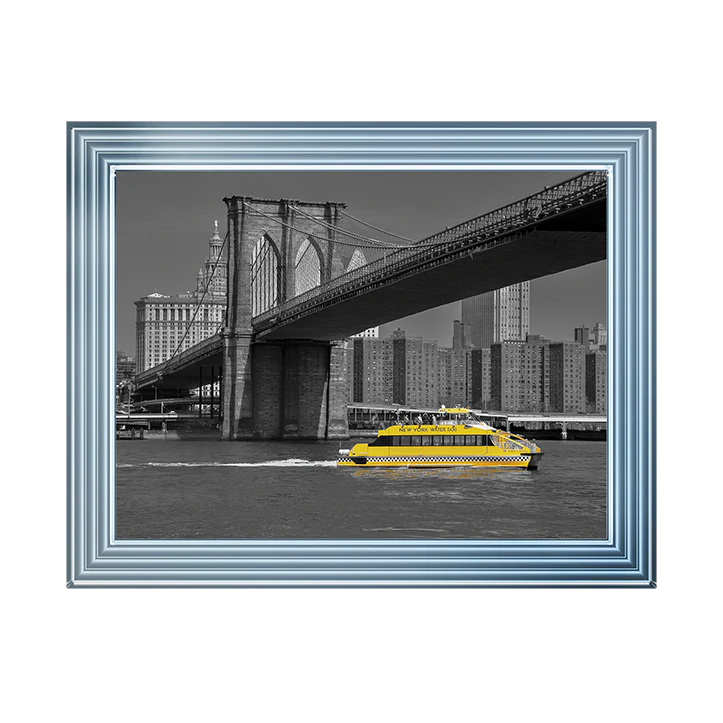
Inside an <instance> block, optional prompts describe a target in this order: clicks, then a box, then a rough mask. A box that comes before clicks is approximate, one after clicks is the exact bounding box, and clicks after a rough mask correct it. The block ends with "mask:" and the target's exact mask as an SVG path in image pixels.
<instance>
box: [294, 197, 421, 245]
mask: <svg viewBox="0 0 723 723" xmlns="http://www.w3.org/2000/svg"><path fill="white" fill-rule="evenodd" d="M291 208H292V209H293V210H294V211H296V212H297V213H300V214H301V215H302V216H305V217H306V218H308V219H310V220H311V221H314V222H315V223H318V224H320V225H321V226H324V227H325V228H328V229H331V230H332V231H335V232H336V233H340V234H342V235H343V236H348V237H349V238H354V239H362V240H363V241H370V242H371V243H374V244H379V245H382V244H384V241H380V240H379V239H375V238H371V237H369V236H361V235H360V234H356V233H353V232H352V231H347V230H346V229H342V228H339V227H338V226H332V225H331V224H330V223H327V222H326V221H322V220H321V219H318V218H314V216H311V215H309V214H308V213H305V212H304V211H302V210H301V209H300V208H299V207H298V206H291ZM339 211H340V213H344V212H343V211H342V210H341V209H339ZM344 215H348V214H344ZM350 218H354V217H353V216H350ZM377 230H378V231H382V233H385V232H384V231H383V230H382V229H377ZM389 235H390V236H392V235H394V234H389ZM398 238H400V237H398ZM411 243H414V242H411ZM385 246H386V244H385ZM389 246H390V248H395V249H401V248H405V247H404V246H400V245H399V244H390V245H389Z"/></svg>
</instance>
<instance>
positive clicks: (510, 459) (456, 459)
mask: <svg viewBox="0 0 723 723" xmlns="http://www.w3.org/2000/svg"><path fill="white" fill-rule="evenodd" d="M528 459H529V457H367V462H526V461H527V460H528Z"/></svg>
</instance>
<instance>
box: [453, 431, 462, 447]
mask: <svg viewBox="0 0 723 723" xmlns="http://www.w3.org/2000/svg"><path fill="white" fill-rule="evenodd" d="M454 444H455V446H456V447H461V446H462V445H464V444H465V435H464V434H455V435H454Z"/></svg>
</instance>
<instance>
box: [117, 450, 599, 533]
mask: <svg viewBox="0 0 723 723" xmlns="http://www.w3.org/2000/svg"><path fill="white" fill-rule="evenodd" d="M339 446H340V445H339V443H338V442H307V443H304V442H295V443H280V442H217V441H205V440H204V441H162V440H144V441H126V440H124V441H120V442H118V443H117V445H116V450H117V455H116V461H117V466H116V535H117V537H118V538H120V539H129V538H134V539H138V538H146V539H169V538H172V539H221V538H223V539H228V538H236V539H238V538H242V539H243V538H256V539H259V538H261V539H269V538H279V539H291V538H296V539H300V538H301V539H303V538H307V539H318V538H419V539H434V538H438V539H441V538H479V539H500V538H508V539H509V538H520V539H533V538H572V539H600V538H605V537H606V528H605V524H606V475H605V464H606V461H605V450H606V445H605V443H604V442H572V441H569V442H560V441H546V442H543V443H541V444H540V446H541V447H542V449H543V451H544V452H545V456H544V457H543V459H542V462H541V465H540V468H539V469H538V470H535V471H527V470H512V469H481V470H479V469H470V468H457V469H430V470H420V469H380V468H377V469H353V468H337V467H336V465H335V461H334V460H335V458H336V454H337V451H338V449H339ZM341 446H343V447H348V446H349V443H348V442H344V443H342V445H341Z"/></svg>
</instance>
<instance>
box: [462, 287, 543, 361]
mask: <svg viewBox="0 0 723 723" xmlns="http://www.w3.org/2000/svg"><path fill="white" fill-rule="evenodd" d="M461 323H462V324H468V325H469V328H470V337H471V342H472V346H473V347H474V348H475V349H489V348H491V346H492V344H497V343H499V342H502V341H508V340H513V341H522V340H524V339H525V338H526V337H527V334H528V333H529V331H530V282H529V281H524V282H522V283H520V284H513V285H512V286H506V287H505V288H503V289H497V290H496V291H489V292H487V293H486V294H479V295H478V296H472V297H471V298H469V299H465V300H464V301H463V302H462V322H461Z"/></svg>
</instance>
